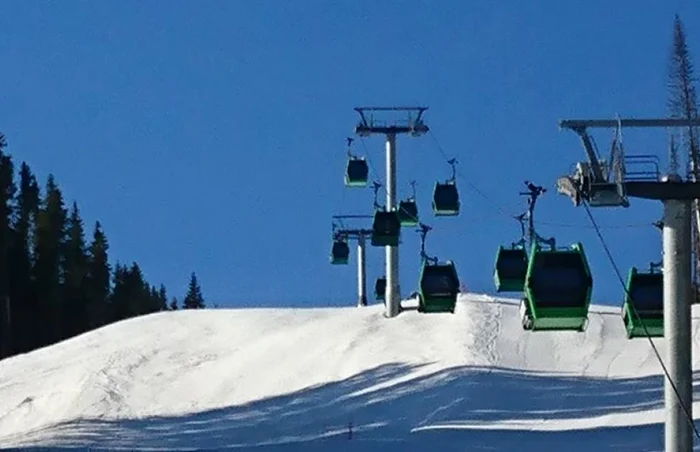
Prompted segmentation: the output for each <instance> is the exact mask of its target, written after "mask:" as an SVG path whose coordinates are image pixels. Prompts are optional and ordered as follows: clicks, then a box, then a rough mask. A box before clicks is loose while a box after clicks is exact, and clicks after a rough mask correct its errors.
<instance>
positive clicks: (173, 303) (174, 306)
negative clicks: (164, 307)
mask: <svg viewBox="0 0 700 452" xmlns="http://www.w3.org/2000/svg"><path fill="white" fill-rule="evenodd" d="M169 307H170V310H171V311H177V298H175V297H173V299H172V300H170V306H169Z"/></svg>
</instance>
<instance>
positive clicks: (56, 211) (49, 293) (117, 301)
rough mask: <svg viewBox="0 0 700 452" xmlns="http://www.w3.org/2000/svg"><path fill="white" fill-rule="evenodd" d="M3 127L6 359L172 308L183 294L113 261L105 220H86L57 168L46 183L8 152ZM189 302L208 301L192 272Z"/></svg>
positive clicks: (0, 202)
mask: <svg viewBox="0 0 700 452" xmlns="http://www.w3.org/2000/svg"><path fill="white" fill-rule="evenodd" d="M6 149H7V140H6V139H5V136H4V135H3V134H2V133H0V359H3V358H7V357H9V356H13V355H16V354H19V353H26V352H29V351H31V350H34V349H37V348H39V347H44V346H47V345H50V344H53V343H56V342H59V341H62V340H64V339H68V338H70V337H73V336H76V335H79V334H82V333H84V332H86V331H89V330H93V329H95V328H99V327H101V326H104V325H107V324H109V323H112V322H116V321H119V320H124V319H128V318H130V317H135V316H139V315H144V314H149V313H153V312H157V311H165V310H174V309H177V307H178V301H177V298H175V297H172V298H171V299H170V300H169V299H168V295H167V291H166V288H165V287H164V286H163V285H162V284H161V285H159V286H155V285H152V284H150V283H149V282H148V281H146V279H145V278H144V275H143V272H142V270H141V267H140V266H139V264H138V263H136V262H132V263H131V264H129V265H125V264H121V263H116V264H115V265H114V267H113V268H112V266H111V265H110V263H109V241H108V240H107V235H106V233H105V231H104V229H103V226H102V224H100V222H99V221H97V222H95V224H94V225H90V226H86V225H85V224H84V223H83V220H82V218H81V216H80V210H79V208H78V203H77V202H72V203H71V204H70V205H67V204H66V200H65V199H64V197H63V194H62V192H61V189H60V187H59V185H58V183H57V181H56V179H55V178H54V176H53V175H49V176H48V178H47V180H46V183H45V185H44V187H43V188H42V187H41V186H40V185H39V183H38V182H37V178H36V176H35V175H34V174H33V173H32V170H31V169H30V167H29V165H28V164H27V163H26V162H22V163H21V164H19V165H16V163H15V162H14V161H13V159H12V156H11V155H10V154H8V153H7V152H6ZM185 300H186V303H183V306H182V307H183V308H190V309H196V308H203V307H204V299H203V297H202V294H201V288H200V287H199V283H198V282H197V279H196V276H195V274H194V273H192V275H191V278H190V284H189V289H188V293H187V294H186V296H185Z"/></svg>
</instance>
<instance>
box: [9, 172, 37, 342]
mask: <svg viewBox="0 0 700 452" xmlns="http://www.w3.org/2000/svg"><path fill="white" fill-rule="evenodd" d="M15 205H16V208H17V212H16V216H15V223H14V230H15V240H14V241H13V246H12V252H11V260H12V266H11V268H10V306H11V309H10V310H11V312H12V324H13V326H14V328H13V329H12V332H13V340H12V343H13V344H14V345H15V351H16V352H17V353H24V352H27V351H29V350H31V349H32V348H34V347H36V346H38V345H39V344H38V343H36V342H35V341H36V336H35V335H33V334H32V331H35V330H37V329H38V327H39V326H38V325H37V324H36V317H35V315H34V313H36V312H37V311H38V306H37V301H36V294H35V291H34V290H32V289H33V284H32V266H33V260H32V257H33V256H32V248H33V235H34V231H35V229H36V220H37V215H38V212H39V184H38V183H37V181H36V178H35V177H34V175H33V174H32V172H31V170H30V168H29V165H27V163H26V162H22V165H21V167H20V170H19V191H18V193H17V197H16V199H15Z"/></svg>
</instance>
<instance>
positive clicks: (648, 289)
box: [622, 267, 664, 339]
mask: <svg viewBox="0 0 700 452" xmlns="http://www.w3.org/2000/svg"><path fill="white" fill-rule="evenodd" d="M635 311H636V314H635ZM622 321H623V322H624V325H625V329H626V331H627V337H628V338H629V339H632V338H636V337H646V335H647V334H648V335H649V336H651V337H663V335H664V275H663V273H662V272H661V271H649V272H640V271H638V270H637V269H636V268H635V267H632V268H631V269H630V271H629V274H628V275H627V283H626V284H625V302H624V304H623V306H622ZM645 327H646V328H645Z"/></svg>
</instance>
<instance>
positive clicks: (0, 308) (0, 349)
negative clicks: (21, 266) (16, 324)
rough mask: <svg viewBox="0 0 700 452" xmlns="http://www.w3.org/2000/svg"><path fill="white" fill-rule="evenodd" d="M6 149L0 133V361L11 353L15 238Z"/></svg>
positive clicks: (9, 160)
mask: <svg viewBox="0 0 700 452" xmlns="http://www.w3.org/2000/svg"><path fill="white" fill-rule="evenodd" d="M6 146H7V141H6V140H5V136H4V135H2V134H1V133H0V359H2V358H4V357H7V356H9V355H10V354H11V353H12V349H13V347H12V344H11V341H12V336H13V334H12V312H11V305H10V268H11V265H10V250H11V241H12V238H13V235H14V231H13V230H12V222H13V221H12V219H13V216H14V208H13V206H14V197H15V190H16V186H15V183H14V165H13V163H12V158H11V157H10V156H9V155H6V154H4V152H3V151H4V149H5V147H6Z"/></svg>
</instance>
